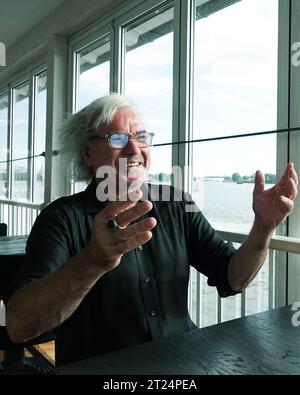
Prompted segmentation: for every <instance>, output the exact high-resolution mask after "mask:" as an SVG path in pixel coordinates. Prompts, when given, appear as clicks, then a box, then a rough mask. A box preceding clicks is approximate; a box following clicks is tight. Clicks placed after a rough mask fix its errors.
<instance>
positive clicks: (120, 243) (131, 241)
mask: <svg viewBox="0 0 300 395" xmlns="http://www.w3.org/2000/svg"><path fill="white" fill-rule="evenodd" d="M141 197H142V192H139V193H138V194H137V197H136V200H135V201H132V200H128V201H117V202H113V203H109V205H108V206H107V207H105V208H104V209H103V210H102V211H101V212H100V213H98V214H97V215H96V216H95V218H94V222H93V229H92V237H91V240H90V242H89V244H88V246H87V247H86V248H85V250H84V254H85V255H86V257H87V259H88V261H89V262H90V263H92V264H94V265H97V266H99V267H101V268H102V269H104V270H105V271H110V270H112V269H114V268H115V267H117V266H118V265H119V263H120V261H121V258H122V256H123V255H124V254H125V253H126V252H129V251H132V250H133V249H134V248H136V247H138V246H140V245H142V244H145V243H146V242H147V241H149V240H150V239H151V237H152V232H151V229H153V228H154V227H155V226H156V219H155V218H153V217H148V218H145V219H143V220H142V221H139V222H136V223H132V222H133V221H136V220H138V219H139V218H140V217H141V216H143V215H144V214H146V213H148V212H149V211H151V210H152V207H153V205H152V203H151V202H150V201H143V202H141V201H140V199H141ZM109 219H115V220H116V221H117V223H118V224H119V226H120V227H122V229H120V228H116V229H109V228H108V227H107V226H106V223H107V221H108V220H109Z"/></svg>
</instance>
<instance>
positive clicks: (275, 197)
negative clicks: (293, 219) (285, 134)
mask: <svg viewBox="0 0 300 395" xmlns="http://www.w3.org/2000/svg"><path fill="white" fill-rule="evenodd" d="M297 185H298V177H297V173H296V172H295V169H294V165H293V163H289V164H288V165H287V168H286V170H285V172H284V174H283V175H282V177H281V178H280V180H279V182H278V183H277V184H276V185H274V186H273V187H272V188H270V189H267V190H265V177H264V175H263V173H262V172H261V171H260V170H258V171H257V172H256V175H255V187H254V191H253V210H254V213H255V223H256V224H257V225H259V226H260V227H262V229H264V230H265V231H266V232H268V233H272V232H273V231H274V230H275V228H276V227H277V226H278V225H279V224H280V223H282V222H283V221H284V220H285V219H286V217H287V216H288V215H289V214H290V213H291V212H292V211H293V208H294V201H295V199H296V196H297Z"/></svg>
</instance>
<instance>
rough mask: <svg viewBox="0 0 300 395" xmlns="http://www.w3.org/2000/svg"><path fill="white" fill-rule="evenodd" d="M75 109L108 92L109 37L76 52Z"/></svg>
mask: <svg viewBox="0 0 300 395" xmlns="http://www.w3.org/2000/svg"><path fill="white" fill-rule="evenodd" d="M78 62H79V70H80V74H79V76H78V104H77V111H78V110H80V109H81V108H83V107H85V106H87V105H88V104H90V102H91V101H93V100H94V99H97V98H99V97H102V96H105V95H107V94H108V93H109V69H110V41H109V37H107V38H105V39H104V40H102V41H101V44H99V43H98V44H94V45H93V46H90V47H88V48H86V49H84V50H82V51H81V52H80V53H78Z"/></svg>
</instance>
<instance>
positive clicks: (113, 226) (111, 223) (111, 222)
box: [105, 218, 124, 230]
mask: <svg viewBox="0 0 300 395" xmlns="http://www.w3.org/2000/svg"><path fill="white" fill-rule="evenodd" d="M105 225H106V227H107V228H108V229H111V230H114V229H124V227H123V226H120V225H119V224H118V222H117V221H116V220H115V219H114V218H110V219H109V220H107V221H106V223H105Z"/></svg>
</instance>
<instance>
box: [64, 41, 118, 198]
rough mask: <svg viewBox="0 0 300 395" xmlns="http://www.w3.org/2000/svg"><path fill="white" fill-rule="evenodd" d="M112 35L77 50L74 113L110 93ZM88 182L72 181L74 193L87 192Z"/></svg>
mask: <svg viewBox="0 0 300 395" xmlns="http://www.w3.org/2000/svg"><path fill="white" fill-rule="evenodd" d="M110 50H111V48H110V35H106V36H104V37H102V38H100V39H99V40H97V41H96V42H95V43H93V44H89V45H87V46H85V47H84V48H83V49H80V50H79V51H76V50H75V57H74V59H75V64H76V68H75V69H76V73H77V74H76V75H75V81H76V85H75V92H74V97H73V108H74V112H77V111H79V110H81V109H82V108H83V107H85V106H87V105H89V104H90V103H91V102H92V101H93V100H95V99H97V98H100V97H102V96H105V95H108V94H109V92H110V56H111V53H110ZM86 187H87V182H85V181H76V182H75V180H71V190H72V191H73V192H74V193H77V192H80V191H83V190H85V188H86Z"/></svg>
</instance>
